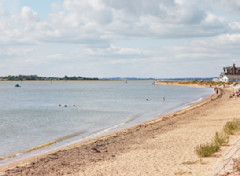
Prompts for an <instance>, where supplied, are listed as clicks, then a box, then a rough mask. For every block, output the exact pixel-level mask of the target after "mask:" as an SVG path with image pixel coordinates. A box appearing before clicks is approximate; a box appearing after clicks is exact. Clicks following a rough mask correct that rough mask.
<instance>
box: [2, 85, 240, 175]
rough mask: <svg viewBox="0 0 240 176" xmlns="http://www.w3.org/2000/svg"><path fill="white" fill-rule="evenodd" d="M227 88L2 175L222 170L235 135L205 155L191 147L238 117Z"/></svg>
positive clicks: (238, 102) (16, 165) (16, 166)
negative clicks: (226, 142) (184, 107)
mask: <svg viewBox="0 0 240 176" xmlns="http://www.w3.org/2000/svg"><path fill="white" fill-rule="evenodd" d="M230 92H231V90H229V89H223V90H222V91H221V93H222V95H219V96H217V95H213V96H212V97H210V98H209V99H207V100H205V101H204V102H202V103H200V104H197V105H194V106H192V107H190V108H188V109H185V110H182V111H178V112H175V113H173V114H170V115H167V116H164V117H159V118H158V119H156V120H154V121H151V122H146V123H144V124H141V125H138V126H135V127H132V128H129V129H125V130H122V131H120V132H116V133H113V134H109V135H107V136H103V137H98V138H96V139H92V140H88V141H85V142H82V143H79V144H74V145H71V146H69V147H65V148H61V149H59V150H57V151H51V152H49V153H46V154H43V155H40V156H36V157H32V158H28V159H25V160H23V161H19V162H16V163H12V164H9V165H7V166H3V167H1V168H0V174H1V175H76V176H77V175H86V176H89V175H94V176H95V175H96V176H106V175H109V176H112V175H128V176H131V175H133V176H135V175H158V176H176V175H196V176H205V175H206V176H209V175H216V174H217V173H220V171H221V172H222V171H223V169H222V168H221V163H222V161H223V158H224V156H225V154H226V153H227V152H228V151H229V150H230V149H232V148H233V147H234V143H235V142H236V141H237V140H238V139H239V136H237V135H234V136H231V137H230V143H229V145H227V146H223V147H221V151H220V152H218V153H216V154H215V155H213V156H211V157H208V158H201V159H200V158H199V157H198V156H197V155H196V153H195V147H196V146H198V145H200V144H204V143H208V142H211V140H212V138H213V136H214V135H215V132H218V131H221V130H222V128H223V126H224V125H225V123H226V122H227V121H230V120H233V119H236V118H239V116H240V115H239V114H240V109H239V108H238V107H239V105H240V99H236V100H234V99H230V98H229V93H230Z"/></svg>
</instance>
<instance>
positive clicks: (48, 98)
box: [0, 81, 213, 156]
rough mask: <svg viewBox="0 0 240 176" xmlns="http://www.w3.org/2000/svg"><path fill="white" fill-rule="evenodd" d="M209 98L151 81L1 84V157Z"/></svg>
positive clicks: (206, 93) (207, 91) (201, 91)
mask: <svg viewBox="0 0 240 176" xmlns="http://www.w3.org/2000/svg"><path fill="white" fill-rule="evenodd" d="M16 83H19V84H20V85H21V87H20V88H16V87H14V85H15V84H16ZM212 93H213V90H211V89H205V88H193V87H177V86H165V85H152V81H128V83H127V84H126V83H125V82H124V81H89V82H87V81H78V82H70V81H62V82H0V97H1V99H0V141H1V144H0V149H1V150H0V156H3V155H7V154H11V153H14V152H19V151H22V150H26V149H29V148H32V147H35V146H37V145H40V144H43V143H46V142H49V141H52V140H55V139H57V138H61V137H63V136H67V135H71V134H74V133H76V134H77V136H78V137H84V136H89V135H91V134H94V133H96V132H99V131H100V132H101V130H103V129H105V131H106V129H108V130H112V129H115V128H117V127H119V126H122V127H127V126H129V125H134V124H138V123H141V122H144V121H148V120H152V119H154V118H156V115H163V114H167V113H170V112H173V111H176V110H179V109H182V108H185V107H187V105H188V103H190V102H196V101H199V100H201V99H203V98H206V97H208V96H209V95H211V94H212ZM163 97H166V101H165V102H163V101H162V98H163ZM146 99H149V101H147V100H146ZM59 104H61V106H59ZM64 105H67V107H64ZM68 141H71V139H69V140H68Z"/></svg>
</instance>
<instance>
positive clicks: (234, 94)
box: [232, 89, 240, 97]
mask: <svg viewBox="0 0 240 176" xmlns="http://www.w3.org/2000/svg"><path fill="white" fill-rule="evenodd" d="M232 96H233V97H234V96H235V97H240V90H239V89H237V90H236V92H235V91H234V89H233V94H232Z"/></svg>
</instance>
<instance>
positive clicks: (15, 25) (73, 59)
mask: <svg viewBox="0 0 240 176" xmlns="http://www.w3.org/2000/svg"><path fill="white" fill-rule="evenodd" d="M215 2H216V1H215V0H212V1H211V2H209V1H207V0H193V1H189V0H148V1H146V0H121V1H117V0H91V1H89V0H81V1H79V0H63V1H62V3H58V4H57V3H55V4H53V6H52V7H53V8H54V9H52V11H51V13H49V19H48V20H41V18H40V17H39V15H38V12H37V11H35V10H33V8H31V7H27V6H23V7H21V8H20V9H19V11H18V12H14V13H13V11H11V12H10V11H8V10H7V9H4V8H5V7H4V6H3V5H2V6H1V5H0V24H1V25H0V46H1V49H0V59H1V61H2V60H4V63H2V64H5V65H7V64H9V65H10V61H9V62H8V60H10V59H9V58H11V60H13V59H14V60H15V61H16V62H15V63H17V64H19V66H20V65H21V64H22V63H24V65H22V66H21V67H20V68H24V69H25V70H26V69H27V68H28V69H29V68H30V67H32V69H29V70H31V71H32V70H34V68H35V70H45V69H47V70H48V73H50V71H51V69H50V65H52V64H53V63H54V64H56V65H57V66H56V70H55V71H56V72H57V69H60V68H61V69H62V70H64V69H63V68H64V66H66V68H68V69H67V70H69V72H71V70H73V69H71V66H76V65H80V66H79V67H80V68H81V70H84V71H85V72H86V73H88V74H91V73H90V72H89V71H88V69H89V70H90V69H91V68H92V67H95V69H93V70H97V71H96V72H95V73H96V74H100V73H101V72H102V73H103V72H104V73H105V74H106V71H104V68H109V69H110V70H111V71H112V72H113V73H114V74H115V75H117V73H119V74H121V73H123V72H124V71H123V69H128V71H126V72H124V73H129V74H132V73H133V72H132V71H130V70H131V69H130V67H134V69H133V70H134V71H135V72H136V73H137V70H138V71H139V72H141V71H142V70H144V71H143V73H142V74H147V72H149V73H152V74H156V73H157V72H158V71H159V70H158V69H157V67H162V66H164V68H162V69H163V71H161V74H159V77H161V75H162V74H164V69H166V68H167V65H168V66H169V63H171V64H172V65H171V66H169V67H171V68H173V66H177V67H178V68H179V70H184V68H185V65H184V63H185V62H187V65H190V63H198V65H201V64H202V65H203V63H207V61H206V60H207V59H210V60H212V61H213V60H214V61H216V60H219V61H220V62H219V64H222V62H223V59H225V60H227V59H229V58H232V57H234V58H235V57H238V55H239V51H238V50H239V49H238V46H239V44H240V36H239V33H240V23H239V20H235V18H236V17H235V18H231V17H229V15H226V14H224V13H219V12H218V10H213V9H215V8H220V7H221V8H222V6H226V7H227V8H228V9H232V10H234V11H236V13H238V12H237V11H238V9H239V7H240V4H239V2H238V1H236V0H234V1H231V2H229V1H227V0H220V2H221V3H220V4H221V6H215V4H214V3H215ZM212 6H214V8H212ZM228 12H229V13H230V11H228ZM237 19H238V18H237ZM145 38H147V39H148V43H146V44H143V45H145V48H144V47H138V46H136V45H138V43H135V44H134V43H133V44H132V45H129V46H120V45H118V44H113V43H118V42H117V41H119V40H124V41H125V43H127V41H128V40H129V39H138V41H139V42H143V43H144V42H145V40H144V39H145ZM151 41H152V42H153V43H154V42H155V43H156V46H153V45H152V44H151V43H150V42H151ZM156 41H157V42H156ZM165 41H167V42H166V44H165V43H164V42H165ZM148 44H149V46H147V45H148ZM158 44H159V45H158ZM150 46H151V47H150ZM33 51H34V52H33ZM206 58H207V59H206ZM236 60H237V61H238V58H237V59H236ZM239 61H240V60H239ZM17 64H16V65H15V66H17ZM117 64H120V65H122V68H118V69H116V68H115V67H116V65H117ZM43 65H44V67H45V68H44V67H43ZM38 66H39V68H38ZM11 67H13V66H11ZM40 67H41V69H40ZM48 67H49V68H48ZM96 67H97V68H98V69H96ZM43 68H44V69H43ZM87 68H88V69H87ZM196 68H197V66H195V67H194V69H195V70H196ZM2 69H4V67H2V68H1V69H0V70H2ZM115 69H116V71H115ZM10 70H11V69H10ZM79 70H80V69H79ZM5 72H7V71H6V69H5ZM39 72H41V71H39ZM79 73H80V72H79ZM198 73H199V74H202V73H201V70H199V72H198ZM0 74H1V72H0ZM65 74H66V73H65ZM65 74H64V75H65ZM92 74H93V73H92ZM182 74H187V72H186V71H185V72H182ZM211 74H212V75H213V72H211ZM214 74H215V72H214ZM92 76H94V75H92ZM170 76H172V75H170ZM164 77H166V76H164Z"/></svg>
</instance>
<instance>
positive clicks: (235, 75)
mask: <svg viewBox="0 0 240 176" xmlns="http://www.w3.org/2000/svg"><path fill="white" fill-rule="evenodd" d="M219 81H222V82H238V81H240V67H236V66H235V64H233V66H230V67H223V72H222V73H221V74H220V78H219Z"/></svg>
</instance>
